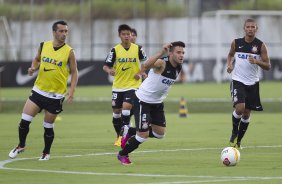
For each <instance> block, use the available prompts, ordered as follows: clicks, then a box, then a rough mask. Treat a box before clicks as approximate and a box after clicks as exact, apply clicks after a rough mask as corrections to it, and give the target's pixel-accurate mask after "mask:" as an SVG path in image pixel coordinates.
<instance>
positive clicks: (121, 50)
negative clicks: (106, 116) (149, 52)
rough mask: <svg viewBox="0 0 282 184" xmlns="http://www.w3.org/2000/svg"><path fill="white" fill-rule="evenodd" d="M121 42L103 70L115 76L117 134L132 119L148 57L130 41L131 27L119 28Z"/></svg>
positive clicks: (114, 106)
mask: <svg viewBox="0 0 282 184" xmlns="http://www.w3.org/2000/svg"><path fill="white" fill-rule="evenodd" d="M118 34H119V37H120V39H121V43H120V44H117V45H116V46H115V47H113V48H112V49H111V51H110V52H109V54H108V56H107V58H106V60H105V63H104V66H103V70H104V71H105V72H106V73H108V74H109V75H111V76H113V77H114V80H113V86H112V109H113V125H114V128H115V131H116V133H117V136H118V135H119V133H120V131H121V127H122V126H123V125H128V124H129V121H130V110H131V108H132V104H133V101H132V100H133V96H134V92H135V90H136V89H137V88H138V87H139V86H140V84H141V80H142V79H141V73H140V70H141V64H142V62H144V61H145V60H146V59H147V56H146V54H145V52H144V51H143V48H142V47H141V46H139V45H136V44H134V43H131V42H130V38H131V27H130V26H128V25H126V24H122V25H120V26H119V28H118Z"/></svg>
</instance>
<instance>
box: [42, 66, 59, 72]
mask: <svg viewBox="0 0 282 184" xmlns="http://www.w3.org/2000/svg"><path fill="white" fill-rule="evenodd" d="M52 70H56V69H54V68H50V69H47V68H45V67H44V69H43V71H44V72H49V71H52Z"/></svg>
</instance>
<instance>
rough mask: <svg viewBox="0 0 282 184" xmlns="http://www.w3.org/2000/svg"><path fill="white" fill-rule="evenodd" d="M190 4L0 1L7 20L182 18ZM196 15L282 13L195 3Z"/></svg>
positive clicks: (272, 1)
mask: <svg viewBox="0 0 282 184" xmlns="http://www.w3.org/2000/svg"><path fill="white" fill-rule="evenodd" d="M189 1H191V0H107V1H105V0H60V1H58V0H0V12H1V16H6V17H7V18H8V20H30V19H32V20H53V19H57V18H64V19H66V20H80V19H81V17H84V18H86V19H87V18H88V19H116V18H119V19H132V18H146V17H147V18H148V17H155V18H163V17H185V16H188V15H189V12H188V11H189V10H188V6H189ZM197 1H198V9H199V12H200V13H199V15H201V13H203V12H206V11H214V10H222V9H225V10H282V3H281V0H267V1H266V0H249V1H245V0H197Z"/></svg>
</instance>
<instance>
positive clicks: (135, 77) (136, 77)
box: [134, 73, 142, 80]
mask: <svg viewBox="0 0 282 184" xmlns="http://www.w3.org/2000/svg"><path fill="white" fill-rule="evenodd" d="M141 77H142V76H141V75H140V74H139V73H137V74H135V75H134V79H135V80H139V79H141Z"/></svg>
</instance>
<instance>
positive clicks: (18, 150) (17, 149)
mask: <svg viewBox="0 0 282 184" xmlns="http://www.w3.org/2000/svg"><path fill="white" fill-rule="evenodd" d="M24 149H25V148H22V147H20V146H17V147H15V148H14V149H12V150H11V151H10V153H9V157H10V158H12V159H13V158H16V157H17V155H18V154H19V153H21V152H23V151H24Z"/></svg>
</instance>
